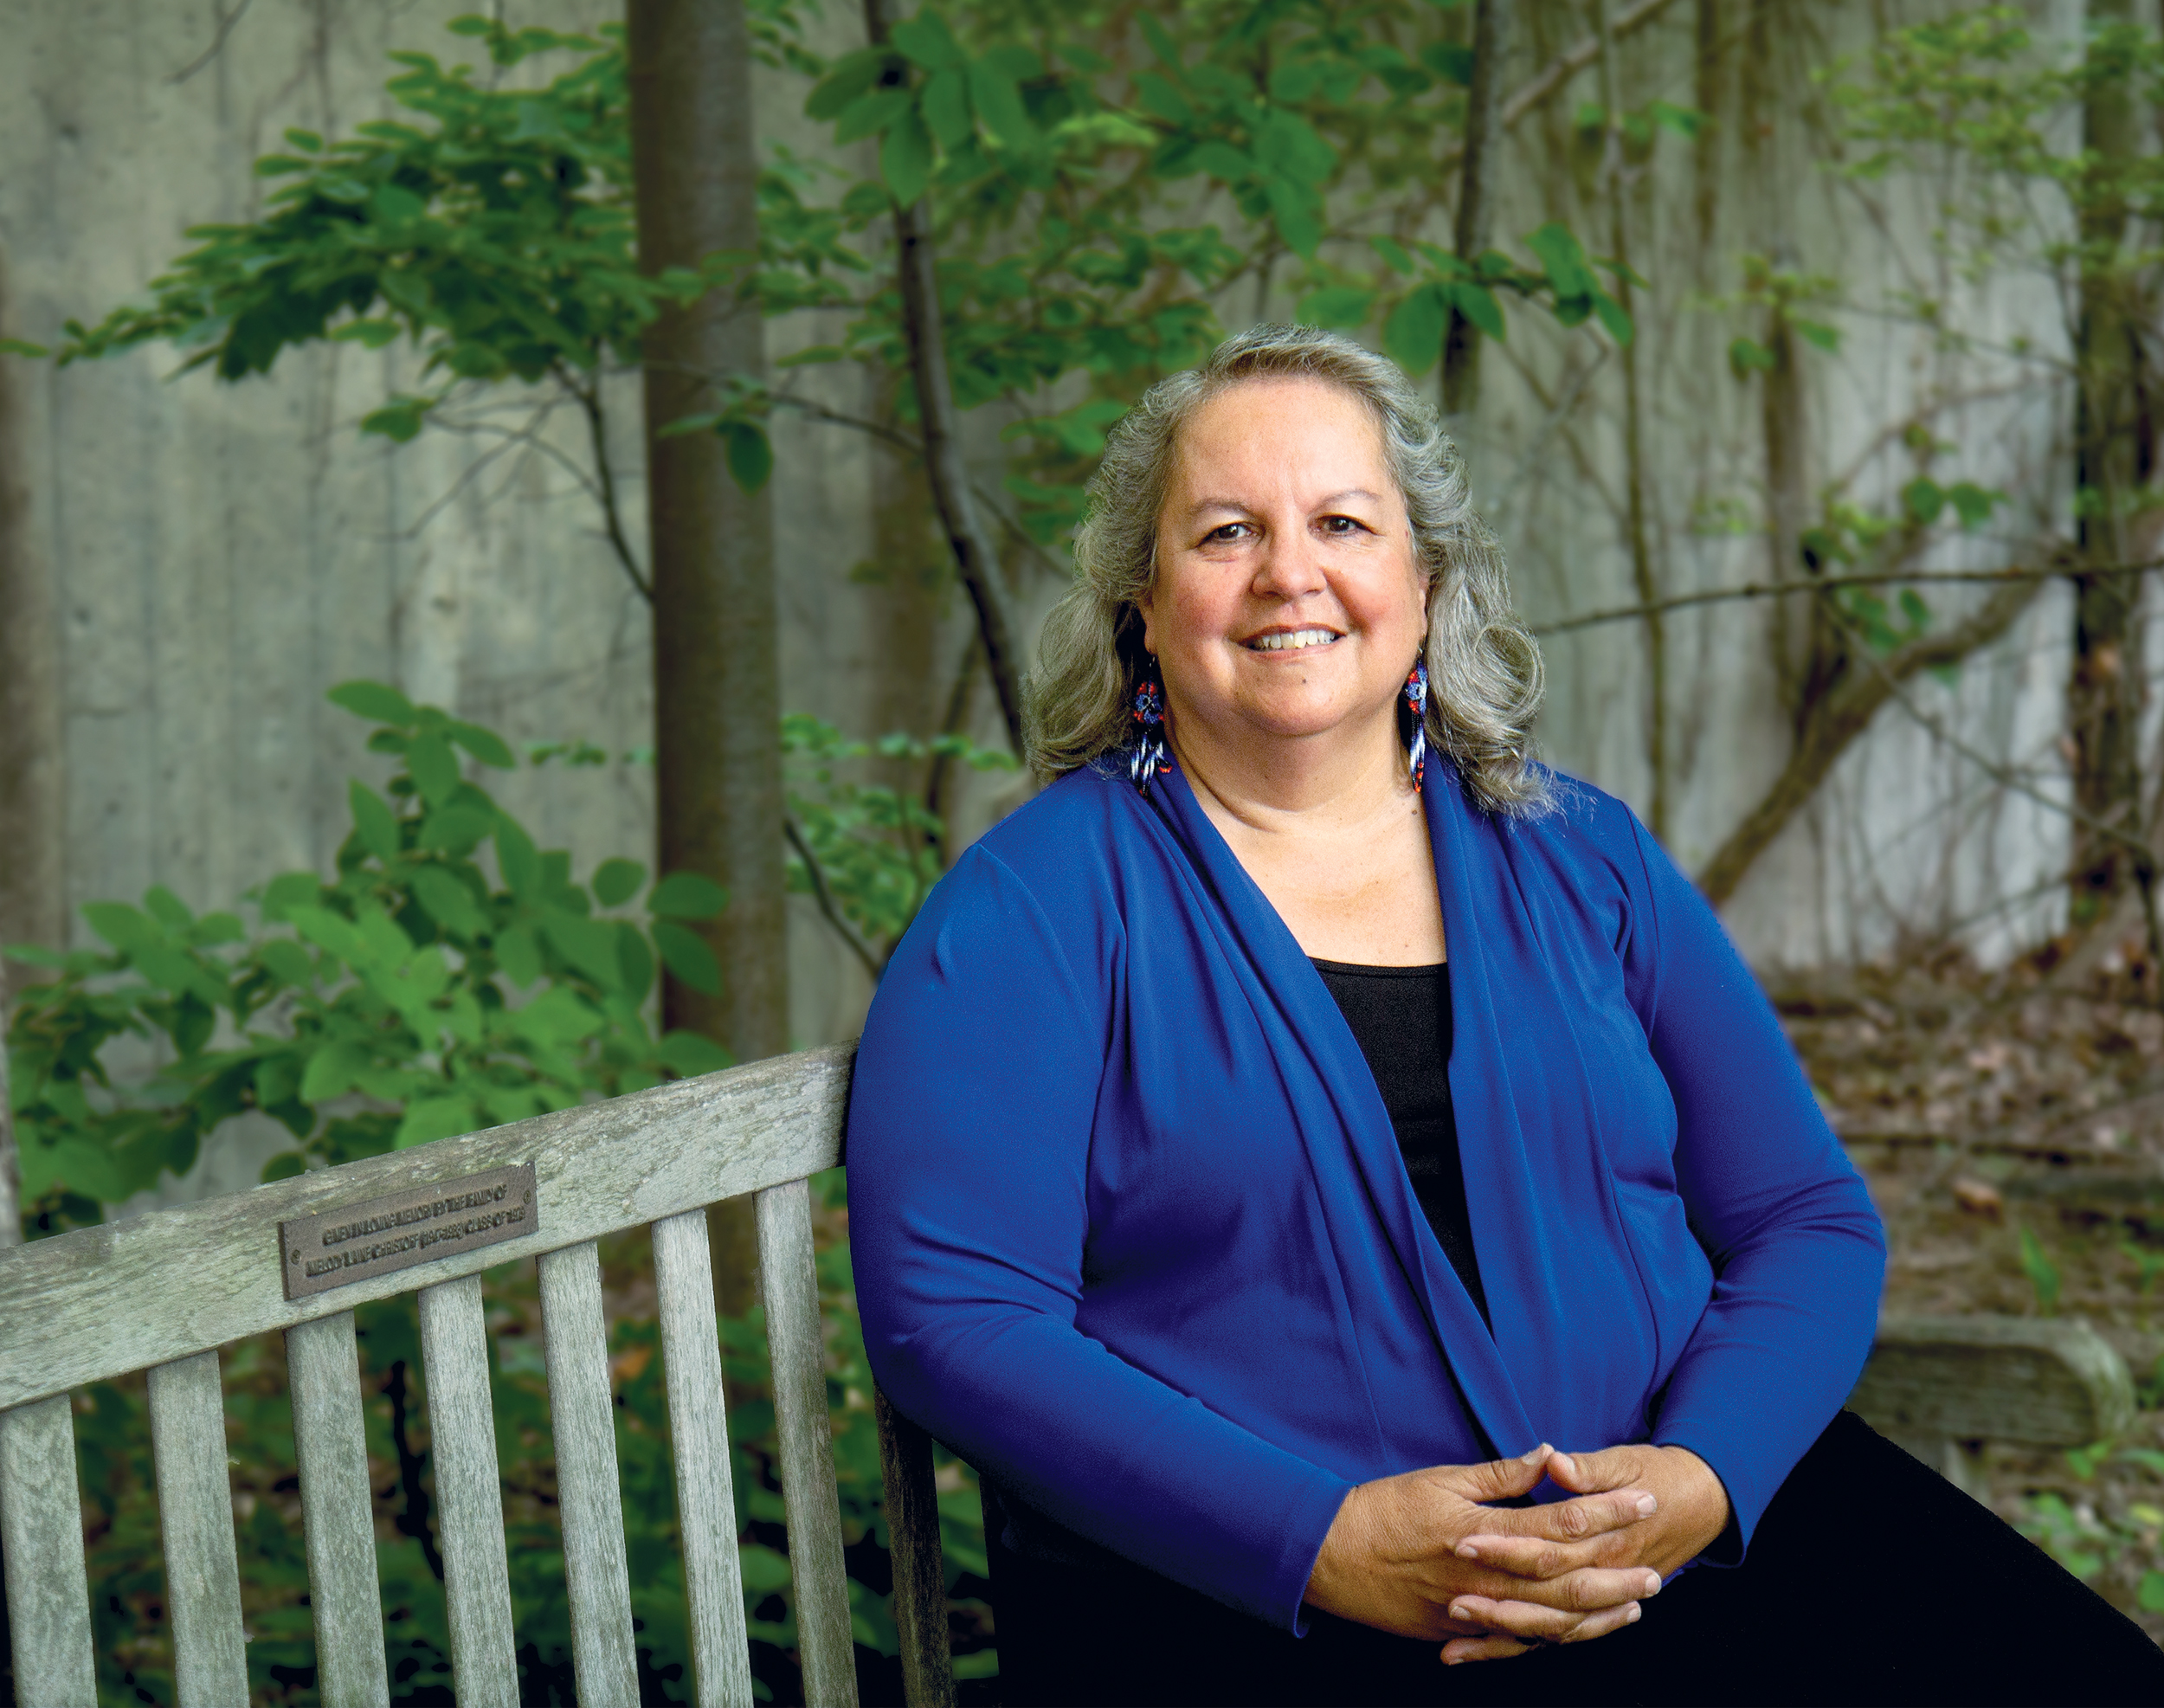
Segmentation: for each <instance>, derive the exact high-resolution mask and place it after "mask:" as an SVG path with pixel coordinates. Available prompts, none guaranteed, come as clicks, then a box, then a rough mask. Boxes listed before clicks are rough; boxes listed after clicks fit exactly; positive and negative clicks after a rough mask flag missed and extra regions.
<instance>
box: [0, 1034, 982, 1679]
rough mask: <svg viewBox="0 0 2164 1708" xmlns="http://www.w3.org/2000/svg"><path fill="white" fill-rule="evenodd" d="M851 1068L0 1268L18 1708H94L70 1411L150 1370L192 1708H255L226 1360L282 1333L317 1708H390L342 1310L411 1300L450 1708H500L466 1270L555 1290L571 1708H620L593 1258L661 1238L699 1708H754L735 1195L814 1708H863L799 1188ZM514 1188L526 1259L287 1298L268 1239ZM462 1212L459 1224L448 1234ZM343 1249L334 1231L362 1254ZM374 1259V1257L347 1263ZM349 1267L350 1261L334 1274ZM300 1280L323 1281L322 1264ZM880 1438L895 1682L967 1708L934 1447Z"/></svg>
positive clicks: (620, 1597)
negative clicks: (727, 1269) (754, 1260)
mask: <svg viewBox="0 0 2164 1708" xmlns="http://www.w3.org/2000/svg"><path fill="white" fill-rule="evenodd" d="M853 1057H854V1047H853V1046H851V1045H841V1046H837V1047H833V1048H829V1049H822V1050H811V1051H807V1052H804V1053H803V1054H798V1055H794V1056H786V1057H782V1058H778V1059H776V1060H771V1061H764V1062H759V1063H756V1064H754V1065H752V1066H750V1067H741V1068H737V1069H733V1070H731V1072H729V1073H717V1074H712V1075H709V1076H707V1077H705V1078H704V1079H699V1080H684V1081H679V1082H678V1083H676V1084H673V1085H667V1086H657V1087H655V1088H654V1089H653V1090H651V1091H647V1092H638V1093H636V1094H634V1095H632V1096H628V1097H622V1098H617V1099H613V1100H612V1101H609V1102H607V1103H602V1104H594V1105H587V1106H585V1107H583V1108H579V1109H574V1110H568V1111H565V1112H562V1113H559V1114H554V1115H544V1116H540V1117H538V1118H535V1119H532V1120H528V1121H521V1122H518V1123H517V1124H516V1125H512V1126H506V1127H497V1128H493V1129H491V1130H490V1131H486V1132H478V1133H472V1134H468V1135H467V1136H466V1137H465V1138H454V1139H445V1140H441V1141H440V1142H438V1143H436V1144H429V1145H427V1146H423V1147H421V1148H418V1149H415V1150H406V1151H400V1152H396V1153H395V1154H393V1155H390V1156H387V1157H370V1158H369V1159H367V1160H366V1161H364V1162H358V1163H348V1164H346V1165H345V1166H344V1167H342V1168H337V1169H331V1170H322V1171H319V1172H315V1173H310V1174H304V1175H300V1176H296V1177H294V1178H292V1179H289V1180H284V1181H280V1182H279V1183H276V1184H275V1185H271V1186H264V1187H259V1188H258V1189H255V1190H254V1191H252V1192H244V1193H239V1194H236V1195H235V1196H231V1197H227V1198H219V1199H214V1200H211V1201H209V1202H203V1203H198V1204H192V1205H190V1206H188V1207H186V1208H181V1209H176V1210H165V1211H159V1212H156V1213H153V1214H151V1215H141V1216H137V1217H133V1218H132V1219H130V1220H127V1221H119V1222H113V1223H109V1224H106V1225H105V1226H102V1227H99V1228H84V1229H81V1230H79V1231H77V1232H74V1233H71V1234H63V1235H61V1236H60V1237H58V1238H56V1239H51V1240H42V1241H37V1242H35V1244H31V1245H28V1246H23V1247H17V1248H16V1249H14V1250H11V1251H0V1544H3V1545H4V1550H5V1557H6V1564H7V1595H8V1611H9V1618H10V1627H11V1632H12V1640H13V1648H14V1664H15V1673H16V1696H17V1699H18V1701H19V1702H20V1703H21V1704H23V1708H60V1705H73V1704H77V1703H81V1704H84V1705H91V1704H93V1703H94V1702H95V1700H96V1692H95V1686H94V1664H93V1653H92V1648H91V1630H90V1605H89V1595H88V1591H87V1582H86V1578H85V1572H84V1566H83V1539H82V1514H81V1498H80V1495H79V1493H78V1482H77V1477H76V1467H75V1446H74V1413H73V1410H72V1408H71V1406H70V1404H69V1400H68V1395H69V1391H70V1390H71V1389H75V1388H78V1387H81V1385H82V1384H84V1383H91V1382H98V1381H103V1380H106V1379H109V1378H111V1377H113V1376H120V1375H124V1374H126V1372H129V1371H132V1370H147V1371H148V1372H149V1383H150V1406H151V1444H152V1451H153V1454H154V1457H155V1461H156V1465H157V1473H158V1511H159V1518H160V1524H161V1528H162V1530H163V1532H164V1550H165V1569H166V1577H167V1585H168V1598H169V1606H170V1607H171V1615H172V1628H173V1648H174V1660H175V1668H174V1672H175V1679H176V1682H177V1687H178V1691H179V1696H180V1700H181V1702H182V1704H183V1705H184V1708H195V1705H198V1704H201V1705H206V1708H208V1705H212V1704H217V1705H226V1704H232V1703H238V1702H243V1701H245V1700H246V1699H247V1697H248V1667H247V1660H246V1657H245V1653H244V1650H243V1641H244V1639H243V1635H242V1623H241V1593H240V1578H239V1573H238V1569H237V1565H236V1561H235V1551H234V1529H233V1504H232V1494H231V1489H230V1486H229V1481H228V1478H227V1473H226V1466H227V1459H226V1438H225V1414H224V1407H223V1402H222V1393H221V1388H220V1381H219V1364H218V1348H219V1347H220V1346H221V1345H222V1344H226V1343H228V1342H230V1341H234V1340H237V1339H240V1338H242V1337H244V1336H247V1335H253V1334H261V1333H263V1332H265V1331H268V1330H272V1329H280V1330H283V1331H284V1332H285V1336H286V1349H287V1368H288V1371H289V1380H290V1383H291V1387H292V1401H293V1442H294V1447H295V1450H296V1453H297V1456H298V1460H299V1469H300V1497H301V1507H302V1515H303V1527H304V1530H305V1531H306V1546H307V1557H308V1576H309V1589H310V1601H311V1606H312V1610H313V1616H314V1620H315V1633H316V1649H317V1659H318V1679H319V1687H320V1689H321V1692H322V1697H323V1700H324V1702H325V1704H326V1705H332V1708H344V1705H347V1704H355V1705H358V1704H375V1705H381V1704H383V1703H384V1702H385V1701H386V1700H387V1698H388V1696H389V1690H390V1686H389V1681H388V1679H387V1677H386V1673H385V1656H384V1645H383V1615H382V1607H381V1602H380V1599H379V1596H378V1594H377V1576H376V1540H375V1528H374V1524H373V1519H372V1511H371V1502H370V1490H369V1473H368V1460H367V1453H366V1449H365V1447H364V1441H363V1436H362V1424H361V1418H362V1413H361V1389H360V1367H359V1360H358V1355H357V1350H356V1348H355V1344H354V1337H353V1307H354V1306H355V1305H358V1304H363V1303H366V1302H369V1301H371V1300H375V1299H388V1298H391V1297H393V1296H395V1295H397V1294H401V1293H406V1292H415V1293H418V1294H419V1305H420V1317H421V1343H422V1360H423V1363H424V1364H425V1367H426V1371H427V1378H428V1412H429V1423H430V1434H431V1438H432V1441H433V1442H434V1447H433V1453H434V1455H435V1482H436V1498H437V1502H438V1505H439V1508H440V1511H441V1527H442V1555H443V1576H444V1590H445V1597H446V1601H447V1602H448V1611H449V1615H450V1634H451V1650H452V1653H451V1662H452V1666H453V1668H454V1683H455V1687H456V1691H457V1694H458V1699H459V1701H460V1704H462V1705H467V1708H480V1705H486V1704H494V1703H503V1704H511V1703H512V1702H513V1701H515V1699H516V1695H517V1679H518V1672H517V1667H516V1665H515V1662H514V1660H513V1657H512V1621H511V1595H510V1586H509V1577H508V1572H507V1569H506V1559H505V1551H504V1518H503V1499H502V1491H501V1486H500V1485H499V1481H498V1475H497V1465H496V1446H495V1442H496V1436H495V1430H494V1428H493V1419H492V1413H491V1408H490V1401H489V1386H488V1349H487V1344H486V1331H485V1328H484V1325H483V1320H482V1313H481V1289H480V1271H481V1270H483V1269H484V1268H488V1267H491V1266H494V1265H497V1264H500V1263H504V1262H506V1261H509V1260H512V1259H515V1258H522V1257H532V1258H537V1259H538V1260H539V1270H540V1283H541V1310H542V1318H543V1335H544V1341H545V1345H546V1359H547V1371H548V1393H549V1411H550V1418H551V1427H552V1429H553V1433H554V1435H555V1441H556V1453H557V1482H558V1487H559V1496H560V1511H561V1514H562V1521H563V1527H564V1569H565V1578H566V1583H567V1589H568V1592H569V1598H570V1615H571V1647H572V1657H573V1666H574V1669H575V1672H576V1679H577V1684H578V1693H579V1698H580V1700H581V1701H583V1702H586V1703H591V1704H596V1705H600V1704H615V1703H624V1704H630V1703H635V1702H636V1701H637V1700H638V1680H637V1674H636V1671H635V1662H634V1656H633V1649H632V1621H631V1599H630V1587H629V1582H628V1574H627V1571H626V1566H625V1551H624V1530H623V1514H622V1498H621V1495H620V1492H619V1485H618V1480H617V1471H616V1448H615V1421H614V1417H615V1413H614V1405H613V1402H612V1398H611V1391H610V1383H609V1349H608V1332H607V1326H606V1325H605V1323H604V1322H603V1320H602V1290H601V1268H600V1263H599V1259H598V1256H597V1254H596V1246H595V1242H596V1241H597V1240H598V1239H599V1238H601V1237H602V1235H604V1234H614V1233H616V1232H618V1231H620V1230H622V1229H625V1228H636V1227H639V1226H641V1225H645V1224H651V1226H652V1229H653V1240H654V1280H655V1285H656V1288H657V1292H658V1294H659V1300H660V1303H659V1310H660V1326H661V1348H662V1356H663V1359H664V1361H665V1367H666V1373H667V1384H668V1401H669V1427H670V1432H671V1435H672V1438H673V1447H674V1453H675V1461H676V1487H677V1500H678V1507H679V1514H680V1518H681V1523H682V1527H683V1546H684V1578H685V1584H686V1591H687V1595H688V1598H689V1601H690V1613H691V1621H690V1630H691V1634H692V1663H693V1668H694V1678H695V1682H696V1688H697V1698H696V1699H697V1700H698V1701H699V1702H700V1703H702V1704H708V1703H730V1704H749V1703H750V1701H751V1699H752V1696H751V1679H750V1668H749V1664H748V1650H747V1647H746V1642H745V1632H744V1602H743V1595H742V1590H741V1581H740V1577H739V1573H738V1567H737V1537H736V1505H735V1501H734V1499H733V1498H732V1495H731V1488H730V1471H729V1437H728V1430H727V1428H726V1426H725V1421H724V1418H723V1413H722V1390H721V1361H720V1353H719V1348H718V1342H717V1338H716V1323H715V1318H714V1302H713V1291H712V1270H711V1266H710V1263H709V1259H708V1252H707V1244H706V1222H705V1207H706V1206H707V1205H709V1204H711V1203H713V1202H718V1200H721V1199H724V1198H732V1197H736V1196H739V1195H740V1194H743V1193H746V1192H756V1193H757V1195H758V1196H757V1210H758V1230H759V1258H760V1271H761V1279H762V1286H763V1293H764V1299H765V1305H766V1323H767V1335H768V1340H769V1344H770V1350H771V1353H772V1357H773V1389H774V1402H775V1410H776V1421H777V1425H778V1430H779V1434H780V1440H781V1450H782V1484H783V1503H784V1505H785V1507H786V1511H787V1517H788V1522H789V1569H790V1573H791V1576H792V1578H793V1580H794V1583H795V1598H796V1617H797V1630H798V1640H799V1644H800V1653H801V1657H802V1664H803V1668H804V1687H805V1692H806V1696H807V1699H808V1700H809V1701H811V1702H813V1703H817V1704H827V1703H853V1702H854V1701H855V1699H856V1683H855V1671H854V1664H853V1648H852V1644H851V1639H850V1628H849V1602H848V1590H847V1583H846V1582H845V1579H844V1576H843V1570H842V1558H841V1528H840V1511H839V1507H838V1503H837V1499H836V1493H835V1486H834V1453H833V1441H832V1435H831V1432H830V1423H829V1419H828V1411H827V1381H826V1371H825V1366H824V1363H823V1357H822V1348H821V1335H820V1321H819V1300H818V1292H817V1282H816V1278H815V1273H814V1269H813V1260H812V1228H811V1215H810V1201H809V1194H808V1189H807V1187H806V1185H805V1177H806V1176H808V1175H811V1174H814V1173H815V1172H817V1171H818V1170H821V1169H824V1168H829V1167H832V1166H833V1165H834V1163H836V1162H837V1161H839V1160H840V1149H841V1124H842V1117H843V1112H844V1110H845V1107H846V1105H847V1094H848V1083H849V1071H850V1065H851V1062H852V1061H853ZM521 1164H525V1165H530V1166H531V1169H532V1170H533V1176H532V1178H533V1182H534V1195H535V1198H536V1202H535V1203H534V1204H533V1205H532V1206H531V1221H528V1220H527V1219H526V1218H527V1210H526V1207H525V1206H523V1205H518V1204H517V1203H516V1199H517V1196H518V1194H517V1191H516V1190H513V1191H512V1194H511V1196H510V1197H508V1198H505V1197H502V1196H492V1197H491V1198H490V1200H489V1203H491V1204H493V1205H495V1206H499V1207H502V1208H503V1214H505V1215H510V1213H511V1210H512V1209H514V1208H515V1209H517V1210H518V1212H519V1213H520V1214H519V1215H518V1216H515V1217H513V1218H512V1225H513V1226H518V1225H522V1224H523V1225H525V1226H529V1227H531V1231H530V1232H524V1233H519V1234H516V1235H515V1237H511V1238H508V1239H500V1240H499V1242H497V1243H492V1244H489V1245H486V1246H485V1247H480V1248H478V1249H469V1250H462V1251H458V1252H456V1253H455V1254H453V1255H450V1256H441V1257H435V1258H428V1259H424V1260H421V1261H419V1262H415V1263H411V1266H405V1267H401V1268H398V1269H397V1270H396V1273H369V1270H370V1266H368V1265H363V1266H361V1273H362V1277H363V1278H362V1279H350V1280H344V1281H342V1282H341V1283H340V1284H338V1285H336V1286H327V1287H325V1290H322V1291H317V1292H302V1293H301V1294H300V1296H299V1297H297V1298H289V1297H288V1296H287V1294H288V1291H289V1278H288V1273H287V1272H288V1270H291V1271H292V1273H293V1275H294V1276H297V1277H298V1276H305V1275H306V1271H307V1268H308V1266H309V1264H310V1262H311V1260H310V1259H309V1257H308V1255H307V1254H306V1253H304V1252H302V1251H300V1249H299V1242H298V1241H296V1242H295V1243H294V1244H293V1245H291V1246H289V1245H288V1243H287V1240H286V1238H285V1237H284V1235H283V1234H281V1231H280V1223H281V1222H288V1221H293V1220H294V1219H295V1218H298V1217H304V1216H309V1215H317V1214H319V1213H322V1212H325V1211H331V1210H338V1209H343V1208H347V1207H350V1206H352V1205H356V1204H358V1203H362V1202H365V1201H368V1200H370V1199H374V1198H377V1197H379V1196H384V1195H387V1194H391V1193H396V1192H400V1191H403V1190H405V1189H411V1188H415V1187H422V1186H432V1185H436V1184H441V1183H451V1182H456V1181H461V1180H464V1179H465V1178H466V1177H467V1176H474V1175H477V1174H481V1173H483V1172H484V1171H486V1170H501V1169H507V1168H515V1167H517V1166H518V1165H521ZM499 1184H500V1181H499ZM454 1196H459V1195H454ZM463 1196H471V1195H470V1194H467V1195H463ZM446 1202H451V1200H450V1199H448V1198H447V1199H444V1200H438V1201H435V1202H432V1203H430V1204H429V1205H428V1206H427V1208H425V1209H424V1210H422V1211H420V1212H416V1213H415V1215H416V1216H417V1217H418V1220H417V1221H413V1220H409V1221H400V1222H396V1223H394V1225H393V1230H392V1240H391V1241H376V1243H377V1245H378V1246H381V1245H383V1244H386V1243H396V1242H398V1241H405V1240H406V1239H408V1238H409V1237H410V1238H412V1239H413V1240H414V1241H415V1244H411V1245H409V1246H408V1247H407V1250H406V1253H405V1254H404V1260H406V1261H409V1262H410V1260H411V1259H412V1258H413V1257H415V1256H417V1255H419V1252H420V1250H421V1249H422V1247H419V1246H418V1244H417V1241H418V1239H419V1237H420V1234H421V1232H422V1224H423V1223H428V1222H429V1221H430V1219H431V1218H434V1224H433V1225H434V1226H435V1227H436V1228H441V1227H445V1226H450V1225H452V1224H451V1223H448V1222H446V1221H443V1220H442V1216H443V1214H444V1212H443V1208H442V1206H443V1204H444V1203H446ZM461 1208H467V1207H463V1206H460V1205H459V1204H457V1203H455V1202H453V1203H452V1208H451V1212H450V1214H451V1215H453V1216H456V1215H458V1214H459V1212H460V1209H461ZM471 1219H472V1218H471V1217H468V1218H467V1220H468V1221H470V1220H471ZM352 1227H353V1224H347V1225H346V1227H345V1228H342V1229H341V1230H340V1231H342V1232H345V1233H347V1234H351V1231H352ZM375 1231H376V1230H375V1228H373V1226H372V1225H370V1226H369V1227H366V1228H362V1229H361V1236H362V1237H371V1236H372V1235H373V1234H374V1233H375ZM496 1231H497V1232H498V1233H499V1234H500V1233H501V1232H502V1228H501V1226H500V1224H499V1227H498V1228H497V1230H496ZM314 1243H316V1244H320V1243H322V1241H320V1239H318V1240H316V1241H314ZM443 1243H447V1244H449V1243H454V1241H443ZM352 1249H357V1247H352V1246H351V1244H350V1242H348V1243H345V1245H344V1246H343V1247H342V1248H341V1249H339V1250H338V1254H339V1255H343V1252H344V1251H345V1250H352ZM396 1260H400V1259H398V1258H397V1257H396V1256H387V1257H385V1258H383V1260H380V1261H383V1262H389V1261H396ZM312 1261H313V1262H314V1263H315V1266H317V1268H318V1269H319V1270H321V1269H324V1268H325V1266H326V1260H324V1259H322V1258H320V1257H319V1258H317V1259H314V1260H312ZM334 1273H335V1272H334ZM317 1279H319V1281H320V1280H323V1279H327V1277H325V1276H321V1275H319V1277H318V1278H317ZM879 1413H880V1422H881V1428H882V1442H881V1445H882V1448H883V1458H884V1460H885V1461H886V1473H887V1491H888V1492H887V1516H888V1518H889V1522H890V1524H891V1525H892V1529H893V1530H894V1532H895V1549H894V1556H895V1564H896V1592H897V1593H896V1608H895V1615H896V1620H897V1622H898V1625H899V1626H900V1627H901V1629H902V1634H903V1640H904V1663H905V1680H906V1684H907V1687H908V1689H909V1692H910V1696H911V1701H912V1702H913V1703H914V1702H924V1701H931V1700H938V1699H942V1698H945V1699H950V1698H951V1691H952V1684H951V1675H950V1673H949V1671H948V1665H947V1656H946V1616H945V1605H944V1588H943V1585H942V1582H941V1576H940V1562H939V1554H938V1527H937V1526H938V1518H937V1507H936V1505H935V1500H934V1496H933V1493H932V1489H931V1457H930V1446H929V1443H928V1442H927V1441H925V1440H924V1436H923V1435H922V1434H921V1433H919V1432H917V1431H914V1430H913V1429H911V1428H909V1426H907V1425H906V1424H905V1423H904V1422H902V1421H900V1420H898V1419H895V1418H893V1417H892V1416H891V1415H890V1414H889V1413H888V1411H887V1408H886V1406H885V1405H884V1403H881V1404H880V1405H879ZM927 1574H928V1581H927Z"/></svg>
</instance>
